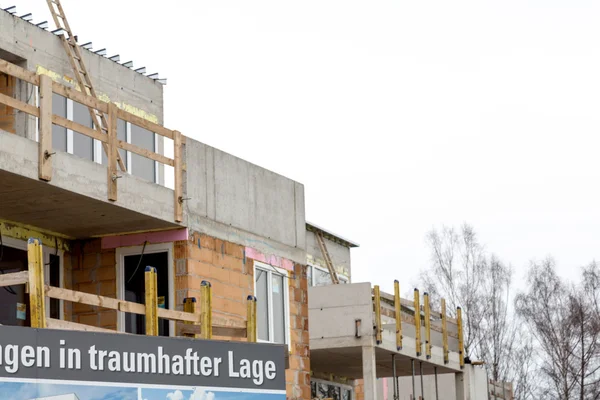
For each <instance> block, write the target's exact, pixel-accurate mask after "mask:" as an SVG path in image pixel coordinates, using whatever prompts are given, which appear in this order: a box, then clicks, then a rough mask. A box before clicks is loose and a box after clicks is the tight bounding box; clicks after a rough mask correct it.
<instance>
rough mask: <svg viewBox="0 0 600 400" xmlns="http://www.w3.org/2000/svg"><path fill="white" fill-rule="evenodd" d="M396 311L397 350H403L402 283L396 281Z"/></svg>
mask: <svg viewBox="0 0 600 400" xmlns="http://www.w3.org/2000/svg"><path fill="white" fill-rule="evenodd" d="M394 309H395V317H396V350H398V351H400V350H402V305H401V304H400V282H398V281H397V280H395V281H394Z"/></svg>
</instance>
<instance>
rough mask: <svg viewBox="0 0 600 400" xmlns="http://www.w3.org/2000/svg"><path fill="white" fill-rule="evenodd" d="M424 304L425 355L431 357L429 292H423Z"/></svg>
mask: <svg viewBox="0 0 600 400" xmlns="http://www.w3.org/2000/svg"><path fill="white" fill-rule="evenodd" d="M423 300H424V303H425V304H424V306H425V356H426V357H427V359H428V360H429V359H430V358H431V309H430V308H429V293H427V292H425V293H424V294H423Z"/></svg>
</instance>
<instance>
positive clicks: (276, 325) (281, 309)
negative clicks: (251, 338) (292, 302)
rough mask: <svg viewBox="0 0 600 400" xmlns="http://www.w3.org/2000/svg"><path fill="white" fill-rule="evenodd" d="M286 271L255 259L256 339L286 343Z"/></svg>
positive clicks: (287, 322)
mask: <svg viewBox="0 0 600 400" xmlns="http://www.w3.org/2000/svg"><path fill="white" fill-rule="evenodd" d="M287 279H288V275H287V271H285V270H281V269H279V268H275V267H273V266H271V265H268V264H263V263H260V262H258V261H255V262H254V294H255V296H256V324H257V333H258V340H259V341H264V342H272V343H281V344H285V343H289V338H288V335H289V326H288V324H289V318H288V313H289V311H288V304H289V296H288V282H287Z"/></svg>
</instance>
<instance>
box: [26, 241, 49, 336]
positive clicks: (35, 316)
mask: <svg viewBox="0 0 600 400" xmlns="http://www.w3.org/2000/svg"><path fill="white" fill-rule="evenodd" d="M27 260H28V263H29V309H30V311H29V313H30V317H31V327H32V328H45V327H46V302H45V299H44V297H45V290H44V261H43V260H44V258H43V251H42V243H41V241H40V240H39V239H34V238H30V239H29V240H28V241H27Z"/></svg>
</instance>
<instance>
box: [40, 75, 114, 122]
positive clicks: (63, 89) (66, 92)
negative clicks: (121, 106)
mask: <svg viewBox="0 0 600 400" xmlns="http://www.w3.org/2000/svg"><path fill="white" fill-rule="evenodd" d="M40 76H43V75H40ZM52 91H53V92H54V93H56V94H59V95H61V96H63V97H66V98H68V99H71V100H73V101H76V102H78V103H81V104H83V105H84V106H88V108H94V109H96V110H98V111H101V112H103V113H104V114H106V113H108V104H109V103H106V102H104V101H102V100H98V99H96V98H94V97H91V96H88V95H86V94H84V93H82V92H80V91H78V90H75V89H72V88H70V87H67V86H64V85H61V84H60V83H56V82H52Z"/></svg>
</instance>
